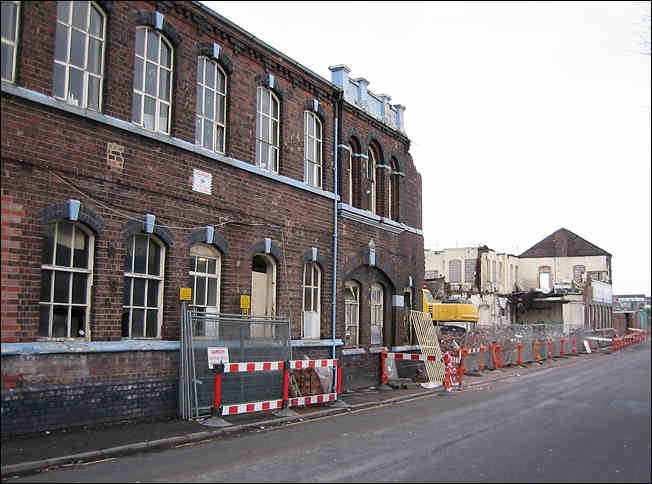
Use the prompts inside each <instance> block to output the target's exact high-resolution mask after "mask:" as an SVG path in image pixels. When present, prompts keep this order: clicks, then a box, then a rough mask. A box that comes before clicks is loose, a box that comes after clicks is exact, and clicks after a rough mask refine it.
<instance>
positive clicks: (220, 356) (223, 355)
mask: <svg viewBox="0 0 652 484" xmlns="http://www.w3.org/2000/svg"><path fill="white" fill-rule="evenodd" d="M220 363H224V364H225V365H226V364H228V363H229V349H228V348H215V347H212V348H211V347H209V348H208V368H209V369H212V368H213V366H215V365H219V364H220Z"/></svg>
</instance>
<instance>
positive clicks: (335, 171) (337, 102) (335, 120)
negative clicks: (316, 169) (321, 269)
mask: <svg viewBox="0 0 652 484" xmlns="http://www.w3.org/2000/svg"><path fill="white" fill-rule="evenodd" d="M342 96H343V91H337V98H336V100H335V103H334V107H335V116H333V163H334V164H333V195H335V198H334V199H333V292H332V295H331V308H332V313H331V326H332V328H331V332H332V336H331V339H332V341H333V346H332V347H331V358H333V359H335V357H336V350H335V336H336V334H335V333H336V324H335V323H336V320H337V237H338V233H337V193H338V186H337V177H338V169H337V168H338V156H337V145H338V142H337V141H338V139H339V107H340V101H341V99H342ZM337 371H341V369H340V368H338V369H337ZM334 376H335V375H334Z"/></svg>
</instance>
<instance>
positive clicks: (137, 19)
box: [134, 11, 181, 48]
mask: <svg viewBox="0 0 652 484" xmlns="http://www.w3.org/2000/svg"><path fill="white" fill-rule="evenodd" d="M134 23H135V24H136V25H138V26H148V27H152V28H154V29H156V30H159V31H160V32H162V33H163V34H164V35H165V36H166V37H167V39H168V40H169V41H170V42H171V43H172V46H173V47H174V48H176V47H177V46H178V45H179V43H180V42H181V36H180V35H179V32H177V29H175V28H174V26H173V25H172V24H171V23H170V22H168V20H167V19H166V18H165V16H164V15H163V14H162V13H160V12H142V11H141V12H135V13H134Z"/></svg>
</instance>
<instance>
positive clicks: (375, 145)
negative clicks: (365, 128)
mask: <svg viewBox="0 0 652 484" xmlns="http://www.w3.org/2000/svg"><path fill="white" fill-rule="evenodd" d="M367 150H373V151H374V154H375V155H376V164H379V165H381V164H385V153H384V152H383V147H382V145H381V144H380V142H379V141H378V140H377V139H376V138H374V137H372V136H370V137H369V138H368V139H367Z"/></svg>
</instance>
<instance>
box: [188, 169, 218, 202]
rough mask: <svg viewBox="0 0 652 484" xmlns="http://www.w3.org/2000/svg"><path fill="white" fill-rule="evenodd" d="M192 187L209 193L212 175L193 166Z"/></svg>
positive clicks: (211, 187) (210, 191)
mask: <svg viewBox="0 0 652 484" xmlns="http://www.w3.org/2000/svg"><path fill="white" fill-rule="evenodd" d="M192 189H193V190H194V191H196V192H200V193H205V194H206V195H210V194H211V193H212V189H213V175H211V174H210V173H208V172H206V171H202V170H198V169H196V168H195V169H194V170H193V171H192Z"/></svg>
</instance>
